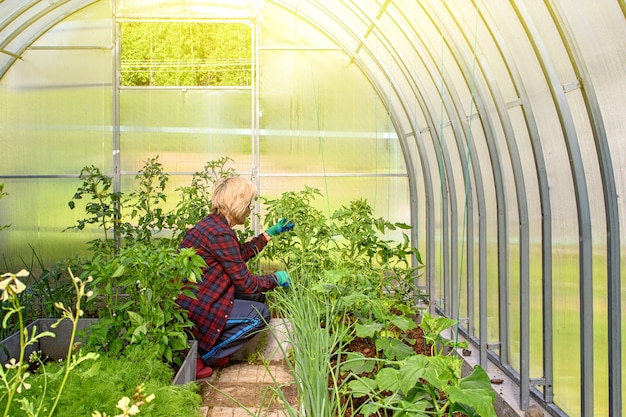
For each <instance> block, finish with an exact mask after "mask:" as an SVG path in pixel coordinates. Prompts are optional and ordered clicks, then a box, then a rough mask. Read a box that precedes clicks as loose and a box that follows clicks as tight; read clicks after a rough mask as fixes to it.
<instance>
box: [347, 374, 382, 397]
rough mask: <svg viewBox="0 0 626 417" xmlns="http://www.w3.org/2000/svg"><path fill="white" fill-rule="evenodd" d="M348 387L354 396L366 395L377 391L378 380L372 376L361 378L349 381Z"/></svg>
mask: <svg viewBox="0 0 626 417" xmlns="http://www.w3.org/2000/svg"><path fill="white" fill-rule="evenodd" d="M348 389H349V390H350V391H352V396H353V397H354V398H360V397H364V396H366V395H370V394H373V393H374V392H375V391H376V381H374V380H373V379H371V378H359V379H355V380H352V381H350V382H348Z"/></svg>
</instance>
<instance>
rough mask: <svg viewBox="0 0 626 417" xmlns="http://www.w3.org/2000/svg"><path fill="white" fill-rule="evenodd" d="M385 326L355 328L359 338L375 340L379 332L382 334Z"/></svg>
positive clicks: (359, 326)
mask: <svg viewBox="0 0 626 417" xmlns="http://www.w3.org/2000/svg"><path fill="white" fill-rule="evenodd" d="M383 327H384V326H383V325H382V324H381V323H370V324H360V323H357V324H356V325H355V326H354V329H355V331H356V335H357V336H358V337H369V338H373V337H374V335H376V333H377V332H380V331H381V330H382V328H383Z"/></svg>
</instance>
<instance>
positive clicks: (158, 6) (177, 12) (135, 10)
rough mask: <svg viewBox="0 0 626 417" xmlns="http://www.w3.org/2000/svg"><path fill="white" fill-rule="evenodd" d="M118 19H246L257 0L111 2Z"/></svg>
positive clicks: (135, 0) (123, 0) (124, 0)
mask: <svg viewBox="0 0 626 417" xmlns="http://www.w3.org/2000/svg"><path fill="white" fill-rule="evenodd" d="M113 1H115V2H116V5H117V12H118V17H139V18H145V17H158V18H164V19H171V18H176V17H178V18H187V19H194V18H200V17H203V18H240V19H247V18H248V17H249V16H250V15H251V14H254V13H255V10H256V8H257V7H258V6H257V4H258V3H260V2H261V1H259V0H227V1H216V0H210V1H207V0H197V1H193V0H191V1H171V0H113Z"/></svg>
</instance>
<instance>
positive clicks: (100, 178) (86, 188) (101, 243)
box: [65, 165, 122, 255]
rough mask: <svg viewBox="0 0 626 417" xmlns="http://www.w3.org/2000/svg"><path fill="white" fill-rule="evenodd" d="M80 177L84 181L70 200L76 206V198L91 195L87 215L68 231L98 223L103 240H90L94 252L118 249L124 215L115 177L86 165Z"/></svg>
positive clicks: (106, 252)
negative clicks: (118, 237)
mask: <svg viewBox="0 0 626 417" xmlns="http://www.w3.org/2000/svg"><path fill="white" fill-rule="evenodd" d="M79 178H80V179H81V180H82V184H81V186H80V187H78V189H77V190H76V192H75V193H74V196H73V197H72V199H71V200H70V201H69V202H68V205H69V207H70V209H72V210H73V209H74V208H76V200H82V199H83V198H85V197H89V201H88V202H87V203H86V204H85V207H84V210H85V212H86V213H87V217H86V218H84V219H79V220H78V221H77V222H76V224H75V225H74V226H70V227H67V228H66V229H65V230H69V229H78V230H83V229H84V228H85V226H87V225H90V224H91V225H95V226H97V227H98V228H100V229H101V230H102V232H103V235H104V236H103V238H102V239H95V240H92V241H90V242H89V245H90V246H91V248H92V250H94V252H96V253H98V252H102V253H105V254H108V255H111V254H113V252H114V250H115V244H114V243H115V236H117V234H118V233H119V226H120V222H121V218H122V214H121V193H119V192H114V191H112V190H111V186H112V185H113V184H112V180H111V178H110V177H109V176H107V175H104V174H103V173H102V172H101V171H100V169H99V168H97V167H95V166H94V165H90V166H86V167H84V168H83V169H81V171H80V175H79Z"/></svg>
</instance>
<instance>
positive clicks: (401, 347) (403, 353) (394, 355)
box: [376, 337, 415, 360]
mask: <svg viewBox="0 0 626 417" xmlns="http://www.w3.org/2000/svg"><path fill="white" fill-rule="evenodd" d="M376 349H378V350H379V351H382V352H383V355H384V356H385V358H387V359H391V360H393V359H397V360H403V359H406V358H408V357H409V356H413V355H415V351H414V350H413V348H412V347H410V346H408V345H407V344H405V343H404V342H402V341H401V340H399V339H392V338H388V337H381V338H378V339H376Z"/></svg>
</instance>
